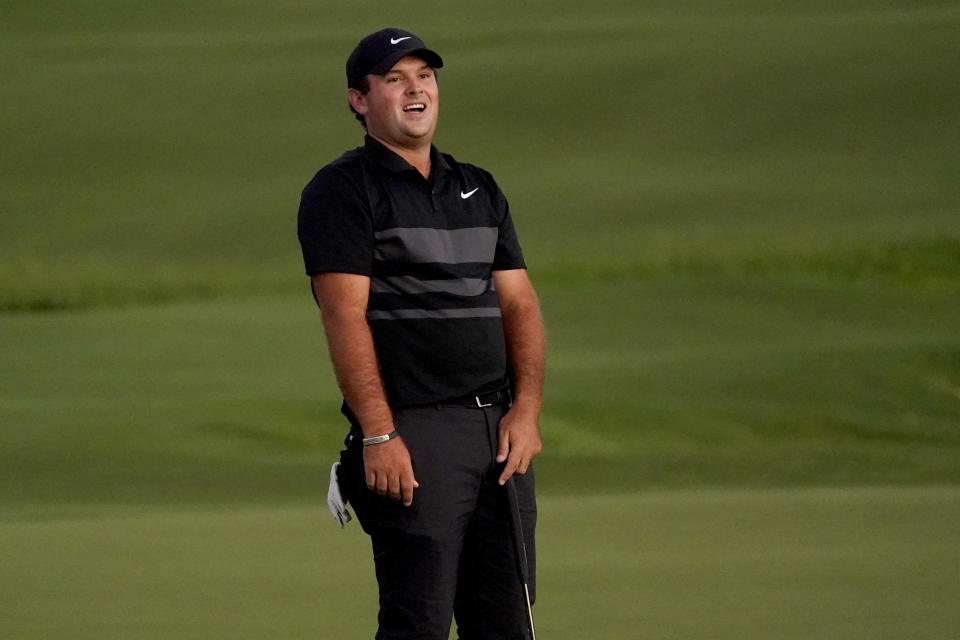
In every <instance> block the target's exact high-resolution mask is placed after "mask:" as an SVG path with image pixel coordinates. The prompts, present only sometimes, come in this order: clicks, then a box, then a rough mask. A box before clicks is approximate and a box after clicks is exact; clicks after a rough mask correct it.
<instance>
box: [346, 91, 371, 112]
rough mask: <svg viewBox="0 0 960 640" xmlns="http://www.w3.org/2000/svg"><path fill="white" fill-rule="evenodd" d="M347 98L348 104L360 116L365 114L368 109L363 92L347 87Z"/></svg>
mask: <svg viewBox="0 0 960 640" xmlns="http://www.w3.org/2000/svg"><path fill="white" fill-rule="evenodd" d="M347 100H348V101H349V102H350V106H351V107H353V110H354V111H356V112H357V113H359V114H360V115H362V116H365V115H367V111H368V110H369V109H368V107H367V96H366V95H365V94H363V93H360V91H359V90H358V89H347Z"/></svg>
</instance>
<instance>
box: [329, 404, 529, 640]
mask: <svg viewBox="0 0 960 640" xmlns="http://www.w3.org/2000/svg"><path fill="white" fill-rule="evenodd" d="M505 411H506V407H502V406H492V407H487V408H469V407H460V406H447V405H443V406H431V407H417V408H411V409H401V410H399V411H397V412H396V413H395V415H394V419H395V423H396V427H397V430H398V431H399V432H400V434H401V437H402V438H403V441H404V443H405V444H406V445H407V448H408V449H409V450H410V455H411V457H412V459H413V471H414V475H415V476H416V478H417V481H418V482H419V483H420V487H419V488H417V489H415V490H414V494H413V505H412V506H410V507H404V506H403V504H402V503H400V502H395V501H393V500H391V499H390V498H389V497H385V496H379V495H377V494H376V493H374V492H371V491H369V490H368V489H367V488H366V481H365V477H364V470H363V457H362V447H360V446H359V444H360V443H359V437H356V436H357V435H359V434H358V427H357V425H354V426H353V430H352V434H353V435H354V436H355V437H353V438H352V439H350V444H349V445H348V447H347V449H345V450H344V451H343V452H342V454H341V462H342V465H341V477H340V484H341V487H342V489H343V491H344V492H345V494H346V496H347V499H348V500H349V501H350V503H351V504H352V505H353V507H354V510H355V511H356V513H357V517H358V519H359V521H360V524H361V525H362V526H363V529H364V531H366V532H367V533H368V534H370V537H371V541H372V543H373V556H374V564H375V566H376V572H377V582H378V584H379V587H380V614H379V617H378V619H379V623H380V625H379V630H378V632H377V635H376V640H414V639H416V640H447V636H448V634H449V631H450V622H451V618H452V616H453V615H454V614H455V615H456V620H457V631H458V634H459V637H460V638H461V639H462V640H524V639H526V638H527V637H528V632H527V627H526V615H527V614H526V605H525V597H524V594H523V590H522V587H521V584H520V579H519V576H518V571H517V561H516V556H515V551H514V544H513V537H512V533H511V525H510V517H509V511H508V508H507V499H506V491H505V489H504V487H502V486H500V485H499V484H498V483H497V478H498V477H499V473H500V471H501V469H502V467H503V465H502V464H497V463H496V460H495V457H496V451H497V425H498V423H499V421H500V418H501V417H502V416H503V414H504V413H505ZM373 446H376V445H373ZM511 482H515V483H516V487H517V493H518V496H519V502H520V511H521V515H522V518H523V531H524V534H525V536H526V546H527V556H528V561H529V565H530V566H529V567H528V573H529V582H530V598H531V601H532V600H533V599H534V597H535V591H536V590H535V584H536V581H535V566H536V561H535V552H534V528H535V526H536V519H537V507H536V499H535V496H534V478H533V469H532V468H531V469H529V470H528V471H527V473H526V474H525V475H523V476H519V475H515V476H514V479H513V480H511Z"/></svg>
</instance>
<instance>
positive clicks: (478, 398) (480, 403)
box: [473, 396, 493, 409]
mask: <svg viewBox="0 0 960 640" xmlns="http://www.w3.org/2000/svg"><path fill="white" fill-rule="evenodd" d="M473 399H474V400H476V401H477V407H478V408H480V409H485V408H486V407H492V406H493V403H492V402H487V403H486V404H484V403H482V402H480V396H473Z"/></svg>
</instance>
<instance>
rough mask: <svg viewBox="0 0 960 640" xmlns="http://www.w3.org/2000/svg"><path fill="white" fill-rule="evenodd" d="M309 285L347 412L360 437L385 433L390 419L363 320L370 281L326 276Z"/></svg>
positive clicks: (391, 426) (370, 341) (391, 417)
mask: <svg viewBox="0 0 960 640" xmlns="http://www.w3.org/2000/svg"><path fill="white" fill-rule="evenodd" d="M311 285H312V287H313V296H314V298H315V299H316V301H317V306H319V307H320V314H321V318H322V321H323V328H324V332H325V333H326V337H327V347H328V348H329V350H330V361H331V362H332V363H333V370H334V373H335V374H336V376H337V384H338V385H339V387H340V391H341V392H342V393H343V398H344V400H346V402H347V406H349V407H350V410H351V411H352V412H353V414H354V415H355V416H356V418H357V420H359V422H360V426H361V428H362V429H363V434H364V436H365V437H372V436H377V435H383V434H386V433H390V432H391V431H393V416H392V414H391V412H390V407H389V405H388V404H387V397H386V393H385V392H384V387H383V381H382V380H381V377H380V368H379V366H378V365H377V356H376V352H375V350H374V346H373V336H372V335H371V333H370V326H369V325H368V324H367V318H366V311H367V298H368V296H369V292H370V279H369V278H367V277H365V276H358V275H352V274H341V273H327V274H320V275H316V276H313V278H312V279H311Z"/></svg>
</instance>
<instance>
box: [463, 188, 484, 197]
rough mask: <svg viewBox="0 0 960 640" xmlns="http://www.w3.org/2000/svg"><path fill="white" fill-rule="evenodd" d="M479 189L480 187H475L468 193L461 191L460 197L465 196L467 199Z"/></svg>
mask: <svg viewBox="0 0 960 640" xmlns="http://www.w3.org/2000/svg"><path fill="white" fill-rule="evenodd" d="M478 189H480V187H477V188H476V189H474V190H473V191H468V192H467V193H464V192H463V191H461V192H460V197H461V198H463V199H464V200H466V199H467V198H469V197H470V196H472V195H473V194H475V193H476V192H477V190H478Z"/></svg>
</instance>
